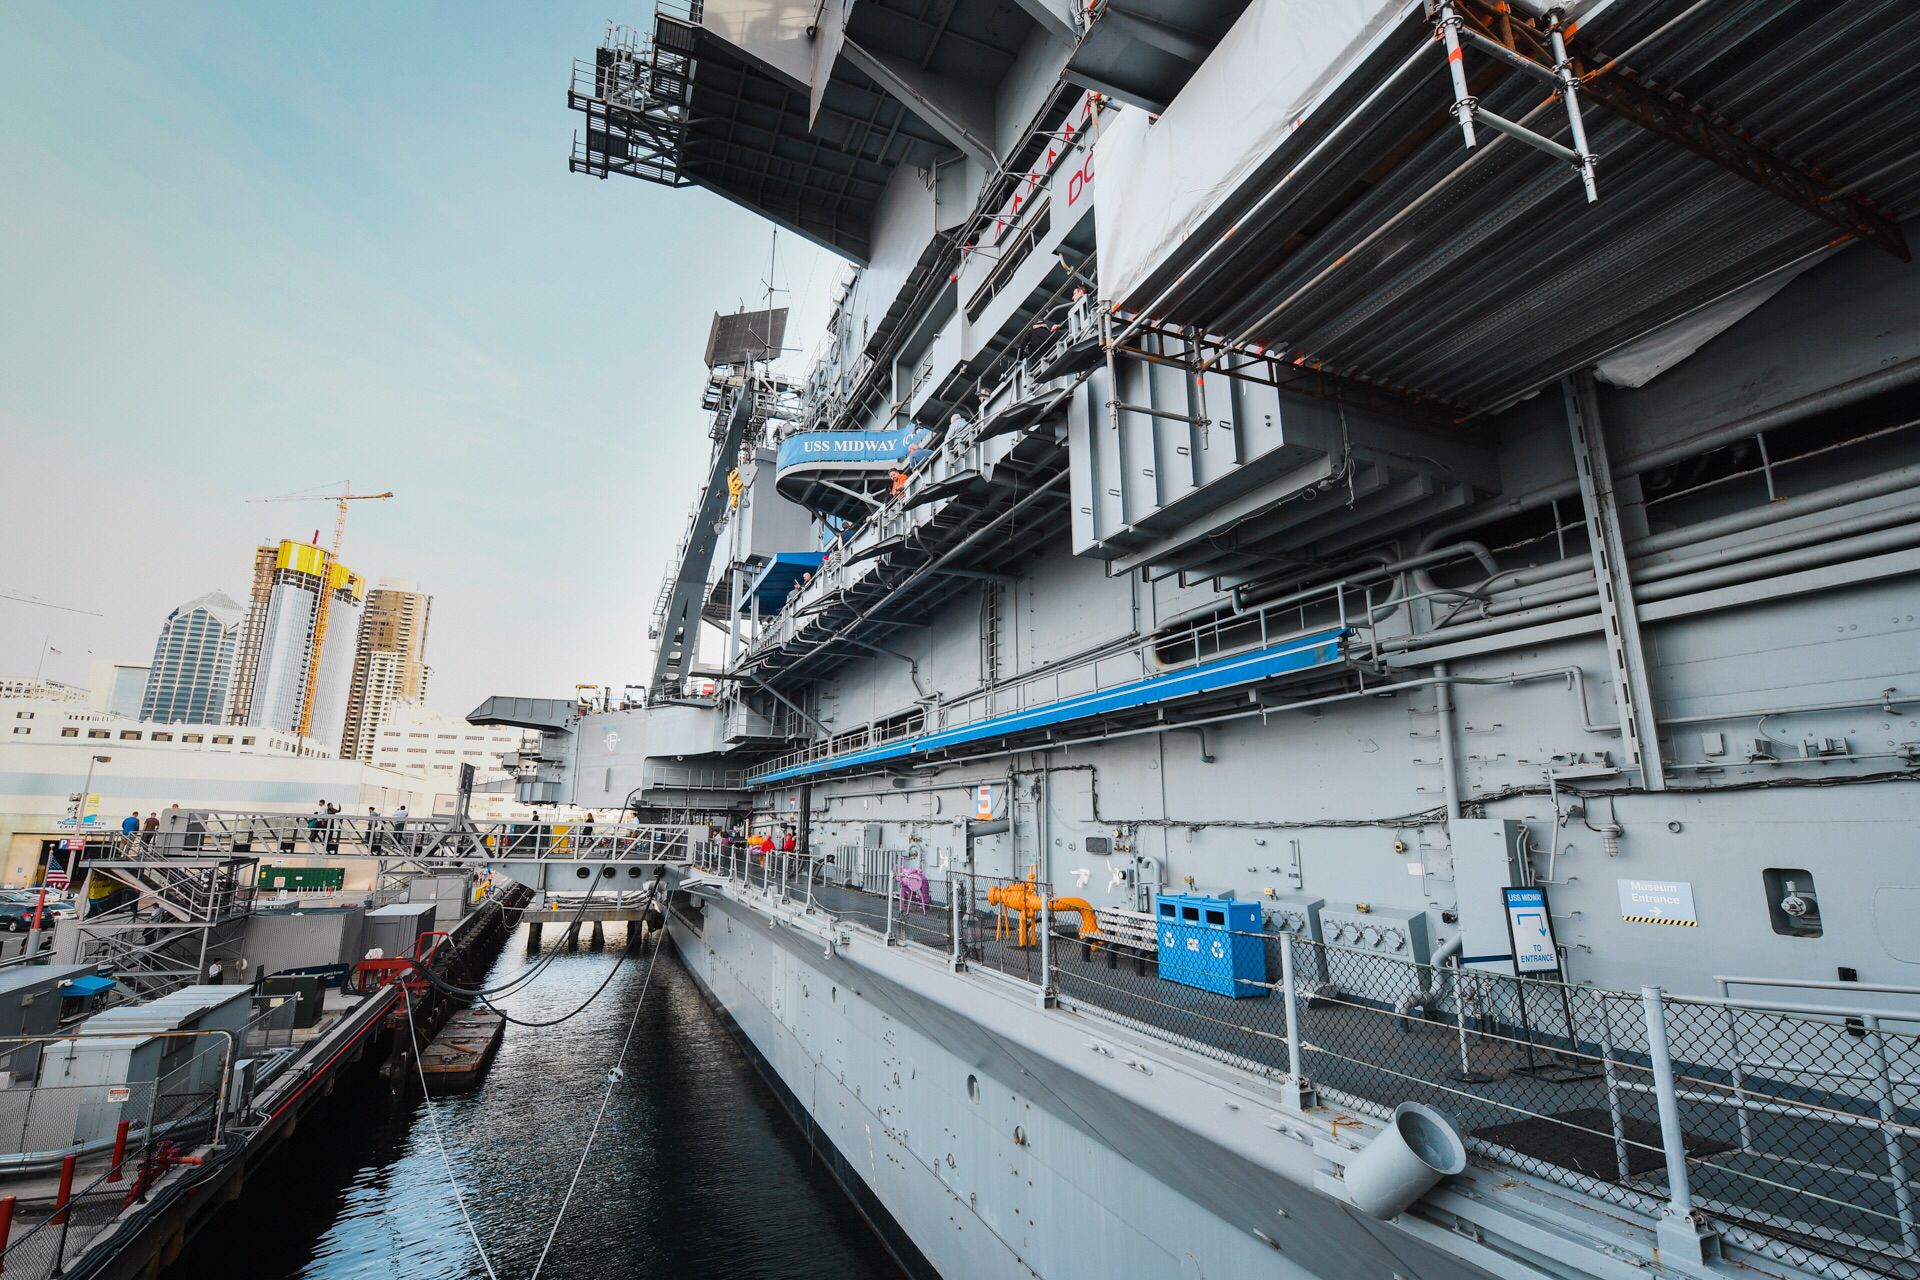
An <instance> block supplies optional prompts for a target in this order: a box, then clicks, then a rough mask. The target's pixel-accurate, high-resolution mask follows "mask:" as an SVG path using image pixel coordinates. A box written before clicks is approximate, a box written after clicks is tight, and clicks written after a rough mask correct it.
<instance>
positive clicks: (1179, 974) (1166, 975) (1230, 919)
mask: <svg viewBox="0 0 1920 1280" xmlns="http://www.w3.org/2000/svg"><path fill="white" fill-rule="evenodd" d="M1154 929H1155V933H1156V934H1157V935H1158V937H1159V942H1160V977H1161V979H1162V980H1163V981H1166V982H1178V983H1180V984H1182V985H1183V986H1189V987H1198V988H1199V989H1200V990H1202V991H1211V992H1213V993H1214V994H1215V995H1222V996H1230V997H1232V998H1233V999H1235V1000H1243V999H1247V998H1250V997H1255V996H1264V995H1266V994H1267V991H1268V988H1267V986H1266V985H1265V984H1266V981H1267V948H1266V940H1265V938H1264V936H1263V926H1262V923H1261V920H1260V904H1259V903H1257V902H1235V901H1233V900H1232V899H1231V898H1209V897H1204V896H1202V895H1200V894H1191V893H1163V894H1161V895H1159V897H1158V898H1156V899H1155V901H1154Z"/></svg>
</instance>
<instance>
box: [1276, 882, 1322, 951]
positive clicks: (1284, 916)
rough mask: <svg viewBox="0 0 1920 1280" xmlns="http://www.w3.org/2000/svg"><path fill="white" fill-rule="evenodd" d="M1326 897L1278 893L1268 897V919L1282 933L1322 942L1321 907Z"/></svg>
mask: <svg viewBox="0 0 1920 1280" xmlns="http://www.w3.org/2000/svg"><path fill="white" fill-rule="evenodd" d="M1325 905H1327V900H1326V899H1325V898H1309V897H1307V896H1306V895H1305V894H1300V893H1276V894H1274V895H1273V896H1272V897H1271V898H1269V899H1267V919H1268V920H1269V921H1271V922H1272V924H1273V927H1274V928H1275V929H1276V930H1278V931H1279V932H1281V933H1290V934H1292V935H1293V936H1294V937H1296V938H1305V939H1307V940H1309V941H1311V942H1320V941H1322V938H1321V936H1320V908H1321V907H1324V906H1325Z"/></svg>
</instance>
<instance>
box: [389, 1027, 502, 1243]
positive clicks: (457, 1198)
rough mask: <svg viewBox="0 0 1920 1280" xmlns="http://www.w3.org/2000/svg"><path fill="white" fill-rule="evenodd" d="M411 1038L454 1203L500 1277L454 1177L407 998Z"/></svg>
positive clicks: (408, 1035)
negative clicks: (428, 1089)
mask: <svg viewBox="0 0 1920 1280" xmlns="http://www.w3.org/2000/svg"><path fill="white" fill-rule="evenodd" d="M406 1004H407V1039H408V1041H409V1042H410V1043H411V1044H412V1045H413V1065H414V1066H415V1067H416V1068H418V1069H419V1072H420V1096H421V1098H422V1099H423V1100H424V1101H425V1102H426V1104H427V1119H428V1120H429V1121H430V1122H431V1123H432V1125H433V1141H434V1144H435V1145H436V1146H438V1147H439V1148H440V1163H441V1165H442V1167H444V1168H445V1169H446V1171H447V1183H448V1185H449V1186H451V1187H452V1188H453V1200H454V1203H455V1204H457V1205H459V1206H460V1216H461V1217H462V1218H464V1219H466V1223H467V1234H468V1235H470V1236H472V1237H473V1247H474V1248H475V1249H477V1250H479V1253H480V1265H481V1266H483V1267H485V1268H486V1269H487V1278H488V1280H500V1276H499V1274H498V1273H497V1272H496V1271H494V1269H493V1261H492V1259H490V1258H488V1257H487V1246H486V1245H484V1244H482V1243H480V1230H479V1228H477V1227H475V1226H474V1225H473V1215H472V1214H471V1213H468V1212H467V1198H466V1197H465V1196H463V1195H461V1194H460V1180H459V1179H458V1178H456V1177H454V1176H453V1161H452V1160H450V1159H448V1157H447V1138H446V1135H445V1134H444V1133H442V1132H441V1131H440V1117H439V1115H438V1114H437V1113H436V1112H435V1111H434V1109H433V1095H432V1094H431V1093H429V1092H427V1064H426V1063H425V1062H424V1061H423V1060H422V1059H421V1057H420V1033H419V1032H418V1031H417V1030H415V1028H414V1025H413V1000H412V997H411V996H409V997H408V999H407V1002H406Z"/></svg>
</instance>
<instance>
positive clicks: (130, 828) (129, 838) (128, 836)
mask: <svg viewBox="0 0 1920 1280" xmlns="http://www.w3.org/2000/svg"><path fill="white" fill-rule="evenodd" d="M139 834H140V811H139V810H138V809H135V810H134V811H133V812H132V813H130V814H128V815H127V816H126V817H125V818H124V819H122V820H121V823H120V844H121V847H123V848H125V849H128V850H129V851H131V849H132V846H133V839H134V837H135V836H137V835H139Z"/></svg>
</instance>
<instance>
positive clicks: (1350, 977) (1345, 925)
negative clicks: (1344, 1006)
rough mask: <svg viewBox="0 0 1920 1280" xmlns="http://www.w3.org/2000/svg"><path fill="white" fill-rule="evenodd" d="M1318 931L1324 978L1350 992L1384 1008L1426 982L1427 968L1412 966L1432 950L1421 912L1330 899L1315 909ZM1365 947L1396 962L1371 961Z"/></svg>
mask: <svg viewBox="0 0 1920 1280" xmlns="http://www.w3.org/2000/svg"><path fill="white" fill-rule="evenodd" d="M1320 934H1321V936H1322V937H1323V938H1324V939H1325V940H1326V943H1327V948H1328V950H1327V951H1326V953H1325V956H1326V961H1327V970H1328V972H1327V974H1326V975H1325V976H1326V978H1327V980H1328V981H1330V982H1332V983H1333V984H1334V985H1335V986H1337V987H1339V988H1340V989H1341V990H1342V991H1344V992H1346V993H1347V994H1348V995H1350V996H1356V997H1358V998H1359V999H1361V1000H1364V1001H1368V1002H1370V1003H1373V1004H1378V1005H1381V1006H1384V1007H1387V1008H1391V1007H1393V1005H1394V1004H1395V1003H1396V1002H1397V1001H1398V1000H1399V999H1400V997H1401V996H1404V995H1406V994H1407V993H1409V992H1411V991H1417V990H1420V989H1421V988H1422V987H1424V986H1425V985H1426V983H1427V971H1426V970H1424V969H1417V968H1415V967H1414V965H1422V964H1426V963H1428V962H1429V961H1430V960H1431V959H1432V957H1433V950H1432V948H1431V947H1430V946H1429V945H1428V943H1427V913H1426V912H1425V911H1424V910H1419V911H1409V910H1404V909H1402V908H1399V907H1369V908H1368V909H1367V910H1365V911H1362V910H1361V909H1360V906H1359V904H1357V903H1356V904H1352V905H1349V904H1347V903H1334V904H1329V905H1327V906H1324V907H1322V908H1320ZM1356 951H1358V952H1366V953H1370V954H1371V955H1375V956H1382V957H1385V958H1386V959H1389V960H1398V961H1411V963H1402V964H1377V963H1374V962H1372V960H1371V959H1370V958H1369V956H1367V955H1361V956H1355V955H1353V954H1352V953H1353V952H1356Z"/></svg>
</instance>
